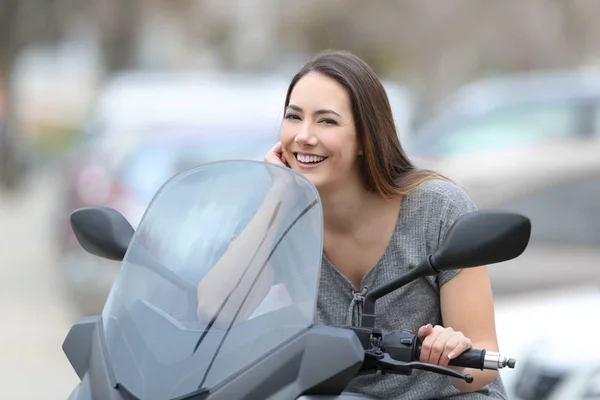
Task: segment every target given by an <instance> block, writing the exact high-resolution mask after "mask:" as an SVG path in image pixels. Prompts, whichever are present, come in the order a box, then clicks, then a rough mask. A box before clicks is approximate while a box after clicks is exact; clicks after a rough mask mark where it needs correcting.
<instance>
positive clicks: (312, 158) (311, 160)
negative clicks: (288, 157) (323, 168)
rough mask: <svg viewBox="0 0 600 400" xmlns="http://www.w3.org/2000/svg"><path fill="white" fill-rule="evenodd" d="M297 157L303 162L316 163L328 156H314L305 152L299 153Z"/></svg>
mask: <svg viewBox="0 0 600 400" xmlns="http://www.w3.org/2000/svg"><path fill="white" fill-rule="evenodd" d="M296 158H297V159H298V161H300V162H302V163H316V162H321V161H323V160H324V159H325V158H327V157H320V156H312V155H311V156H306V155H304V154H298V155H297V156H296Z"/></svg>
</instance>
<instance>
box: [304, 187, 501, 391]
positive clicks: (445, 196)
mask: <svg viewBox="0 0 600 400" xmlns="http://www.w3.org/2000/svg"><path fill="white" fill-rule="evenodd" d="M474 210H476V208H475V206H474V204H473V202H472V201H471V200H470V198H469V197H468V195H467V194H466V193H465V192H464V191H463V190H462V189H461V188H460V187H458V186H457V185H455V184H453V183H450V182H446V181H442V180H430V181H426V182H424V183H422V184H420V185H419V186H418V187H417V188H415V189H414V190H413V191H412V192H411V193H410V194H409V195H408V196H407V197H406V198H405V200H404V202H403V204H402V207H401V210H400V213H399V216H398V222H397V224H396V229H395V231H394V233H393V235H392V239H391V241H390V243H389V244H388V247H387V249H386V251H385V253H384V255H383V256H382V258H381V259H380V260H379V262H378V263H377V264H376V265H375V266H374V267H373V268H372V269H371V270H370V271H369V272H368V273H367V274H366V275H365V277H364V279H363V281H362V283H361V291H360V292H362V293H360V292H356V291H355V290H354V288H353V286H352V284H351V283H350V281H349V280H348V279H347V278H346V277H345V276H344V275H342V274H341V273H340V272H339V271H338V270H337V269H335V267H334V266H333V265H332V264H331V263H330V262H329V260H327V257H325V255H323V265H322V270H321V284H320V288H319V298H318V305H317V317H316V321H317V323H319V324H324V325H348V324H352V325H357V324H358V322H359V319H360V316H361V312H362V300H363V297H364V294H365V291H368V290H369V289H370V288H373V287H376V286H379V285H381V284H383V283H386V282H389V281H390V280H392V279H394V278H396V277H398V276H400V275H401V274H403V273H404V272H406V271H407V270H408V268H409V267H410V266H414V265H416V264H418V263H419V262H420V261H421V260H423V258H424V257H425V256H427V255H428V254H431V253H432V252H433V251H435V249H436V248H437V247H438V245H439V244H440V242H441V239H443V237H444V235H445V233H446V232H447V230H448V229H449V227H450V226H451V225H452V223H453V222H454V221H455V220H456V219H457V218H458V217H459V216H460V215H462V214H464V213H467V212H471V211H474ZM457 273H458V271H445V272H442V273H440V274H439V275H438V276H437V277H427V278H421V279H418V280H416V281H413V282H412V283H410V284H408V285H406V286H404V287H403V288H402V289H399V290H397V291H395V292H393V293H391V294H389V295H387V296H385V297H383V298H381V299H380V300H378V302H377V309H376V326H377V327H378V328H380V329H382V331H383V332H384V333H387V332H389V331H392V330H398V329H405V330H409V331H411V332H414V333H416V332H417V330H418V329H419V327H420V326H422V325H426V324H428V323H430V324H432V325H436V324H439V325H441V324H442V320H441V312H440V303H439V300H440V298H439V291H440V286H442V285H443V284H444V283H446V282H448V281H449V280H450V279H452V278H453V277H454V276H456V274H457ZM464 308H465V312H468V308H469V305H468V304H465V305H464ZM347 390H348V391H352V392H358V393H365V394H369V395H374V396H379V397H382V398H384V399H439V398H460V399H506V398H507V395H506V391H505V389H504V386H503V384H502V381H501V378H500V376H498V378H496V380H495V381H493V382H492V383H491V384H490V385H487V386H486V387H484V388H482V389H481V390H479V391H478V392H473V393H461V392H459V391H458V390H457V389H456V388H455V387H454V386H452V384H451V382H450V378H449V377H446V376H443V375H438V374H434V373H431V372H426V371H418V370H415V371H413V373H412V375H410V376H402V375H390V374H387V375H381V374H373V375H367V376H361V377H357V378H355V379H354V380H353V381H352V383H351V385H350V386H349V387H348V388H347Z"/></svg>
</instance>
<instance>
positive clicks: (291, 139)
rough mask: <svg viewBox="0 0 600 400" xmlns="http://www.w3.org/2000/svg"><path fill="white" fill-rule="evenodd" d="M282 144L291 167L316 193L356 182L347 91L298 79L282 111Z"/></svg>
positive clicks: (314, 78)
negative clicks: (307, 181) (314, 187)
mask: <svg viewBox="0 0 600 400" xmlns="http://www.w3.org/2000/svg"><path fill="white" fill-rule="evenodd" d="M281 145H282V148H283V154H284V156H285V158H286V161H287V162H288V164H289V165H290V167H291V168H292V169H293V170H294V171H296V172H299V173H301V174H303V175H304V176H306V178H308V179H309V180H310V181H311V182H312V184H313V185H315V186H316V188H317V189H319V190H321V189H324V188H331V187H335V186H337V185H339V184H340V183H342V182H344V181H345V180H346V181H347V180H350V181H352V182H355V181H356V178H357V177H358V162H357V158H358V157H359V156H360V155H361V154H362V150H361V148H360V146H359V143H358V138H357V135H356V130H355V127H354V119H353V116H352V108H351V104H350V97H349V95H348V92H347V91H346V89H345V88H344V87H343V86H341V85H340V84H339V83H337V82H336V81H335V80H333V79H331V78H328V77H325V76H323V75H320V74H317V73H309V74H307V75H305V76H304V77H302V78H301V79H300V80H299V81H298V82H297V83H296V86H295V87H294V89H293V90H292V93H291V96H290V102H289V105H288V107H287V108H286V110H285V117H284V120H283V123H282V125H281Z"/></svg>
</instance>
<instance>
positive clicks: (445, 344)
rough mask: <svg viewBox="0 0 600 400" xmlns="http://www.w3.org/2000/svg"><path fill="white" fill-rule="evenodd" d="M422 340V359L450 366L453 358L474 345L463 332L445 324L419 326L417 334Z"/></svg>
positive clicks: (426, 361) (422, 360) (430, 362)
mask: <svg viewBox="0 0 600 400" xmlns="http://www.w3.org/2000/svg"><path fill="white" fill-rule="evenodd" d="M417 336H418V337H419V339H421V340H422V342H423V343H422V344H421V357H420V361H421V362H425V363H429V364H436V365H441V366H443V367H446V366H448V363H449V362H450V360H452V359H453V358H456V357H458V356H459V355H461V354H462V353H463V352H465V351H466V350H468V349H470V348H471V347H472V343H471V340H470V339H469V338H467V337H466V336H465V335H463V334H462V332H456V331H454V329H452V328H444V327H443V326H439V325H436V326H431V324H427V325H425V326H422V327H421V328H419V332H418V334H417Z"/></svg>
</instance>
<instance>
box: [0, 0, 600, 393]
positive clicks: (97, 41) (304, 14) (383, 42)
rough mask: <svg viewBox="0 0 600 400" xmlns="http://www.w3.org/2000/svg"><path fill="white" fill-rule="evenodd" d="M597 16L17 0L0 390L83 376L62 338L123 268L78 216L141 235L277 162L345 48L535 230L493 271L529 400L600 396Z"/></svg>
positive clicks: (403, 134) (417, 125)
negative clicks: (213, 166) (154, 207)
mask: <svg viewBox="0 0 600 400" xmlns="http://www.w3.org/2000/svg"><path fill="white" fill-rule="evenodd" d="M599 15H600V2H598V1H595V0H571V1H568V2H567V1H560V0H529V1H527V2H523V1H519V0H504V1H502V2H483V1H478V0H448V1H443V2H442V1H432V0H430V1H423V0H401V1H396V0H378V1H371V2H367V1H359V0H328V1H315V0H307V1H302V2H300V1H289V0H195V1H189V0H179V1H167V0H145V1H140V0H127V1H118V0H105V1H91V0H0V232H1V240H0V249H1V250H0V254H2V256H3V261H2V265H1V268H0V315H1V316H2V320H3V324H2V330H0V332H1V333H0V339H1V341H2V347H1V348H2V349H1V350H0V354H1V356H0V376H2V377H3V378H2V379H3V382H4V379H5V380H6V382H10V383H11V385H2V386H1V388H0V397H2V398H10V399H17V398H24V399H25V398H27V399H30V398H46V399H50V398H56V399H61V398H66V397H67V394H68V393H69V392H70V391H71V389H72V387H73V386H74V385H75V383H76V382H77V377H76V375H75V373H74V372H73V371H72V369H71V367H70V365H69V364H68V361H67V360H66V358H65V357H64V355H63V354H62V352H61V349H60V346H61V343H62V340H63V339H64V336H65V335H66V333H67V331H68V329H69V327H70V325H71V324H72V323H73V322H74V321H75V320H76V319H77V318H78V317H80V316H81V315H87V314H90V313H97V312H99V310H101V308H102V304H103V301H104V299H105V297H106V294H107V290H108V288H109V287H110V284H111V282H112V279H114V276H115V274H116V273H117V268H118V264H110V263H108V264H105V263H103V262H100V261H99V260H95V259H93V258H92V256H89V255H87V254H85V253H83V252H82V251H80V250H79V247H78V245H77V243H76V241H75V240H74V237H73V235H72V232H71V231H70V227H69V224H68V215H69V214H70V212H71V211H73V210H74V209H75V208H77V207H81V206H84V205H95V204H104V205H110V206H112V207H115V208H118V209H119V210H121V211H122V212H124V213H125V214H126V216H128V218H130V220H131V221H132V223H134V224H135V223H136V221H137V220H139V218H140V216H141V213H142V212H143V210H144V208H145V206H146V205H147V203H148V201H149V200H150V199H151V197H152V195H153V193H154V192H155V191H156V190H157V189H158V187H160V185H161V184H162V183H163V182H164V181H165V180H166V179H168V177H170V176H172V175H173V174H175V173H177V172H179V171H182V170H184V169H186V168H189V167H191V166H194V165H198V164H201V163H204V162H208V161H211V160H217V159H223V158H251V159H260V158H262V155H263V154H264V153H265V152H266V151H267V150H268V149H269V148H270V146H271V145H272V144H273V143H274V142H275V141H276V138H277V130H278V125H279V123H280V120H281V117H282V112H283V110H282V106H283V101H284V96H285V90H286V86H287V84H288V82H289V80H290V79H291V77H292V76H293V74H294V73H295V72H296V70H298V69H299V68H300V67H301V66H302V64H303V63H304V62H306V61H307V60H308V59H310V58H311V57H312V55H313V54H314V53H315V52H317V51H319V50H323V49H328V48H338V49H346V50H350V51H352V52H354V53H356V54H357V55H359V56H360V57H362V58H363V59H365V60H366V61H367V62H368V63H369V64H370V65H371V66H372V67H373V68H374V69H375V70H376V72H377V73H378V74H379V75H380V77H381V78H382V79H383V80H384V81H385V85H386V90H387V92H388V95H389V97H390V99H391V103H392V105H393V108H394V117H395V119H396V122H397V125H398V130H399V132H398V134H399V136H400V138H401V140H402V143H403V145H404V146H405V147H406V149H407V151H408V153H409V154H410V155H411V157H413V159H414V160H415V162H416V163H417V164H419V165H423V166H427V167H430V168H433V169H436V170H438V171H440V172H442V173H444V174H446V175H447V176H449V177H450V178H452V179H454V180H455V181H456V182H457V183H459V184H461V185H462V186H464V187H465V188H466V189H467V190H468V191H469V193H470V194H471V196H472V197H473V199H474V200H475V201H476V203H477V204H478V205H479V206H480V207H481V208H505V209H512V210H516V211H519V212H522V213H525V214H527V215H528V216H529V217H530V218H531V219H532V221H533V223H534V233H533V236H532V242H531V246H530V248H529V249H528V250H527V252H526V253H525V254H524V255H523V257H521V258H519V259H518V260H515V261H514V262H510V263H505V265H499V266H494V267H492V268H490V274H491V277H492V285H493V287H494V293H495V296H496V301H497V306H496V311H497V317H496V318H497V325H498V334H499V339H500V344H501V347H502V351H503V352H506V353H510V355H511V356H516V357H518V358H519V363H518V367H517V369H516V370H509V371H507V372H506V373H504V372H503V374H505V375H504V376H505V382H506V384H507V386H508V387H509V390H510V393H511V398H515V399H527V400H529V399H558V398H568V399H577V398H584V397H585V396H588V397H585V398H592V396H600V348H599V347H598V345H596V347H595V348H594V347H590V346H593V340H588V339H585V337H587V336H595V335H596V332H597V329H599V328H600V292H599V284H600V261H598V260H600V40H598V38H600V24H597V23H596V22H597V21H596V20H597V18H598V16H599ZM232 109H235V112H232ZM190 149H192V150H190ZM579 341H581V343H579ZM34 382H40V384H35V385H34V384H33V383H34ZM20 385H21V386H20ZM23 387H26V388H27V389H25V390H23V389H22V388H23Z"/></svg>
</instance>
